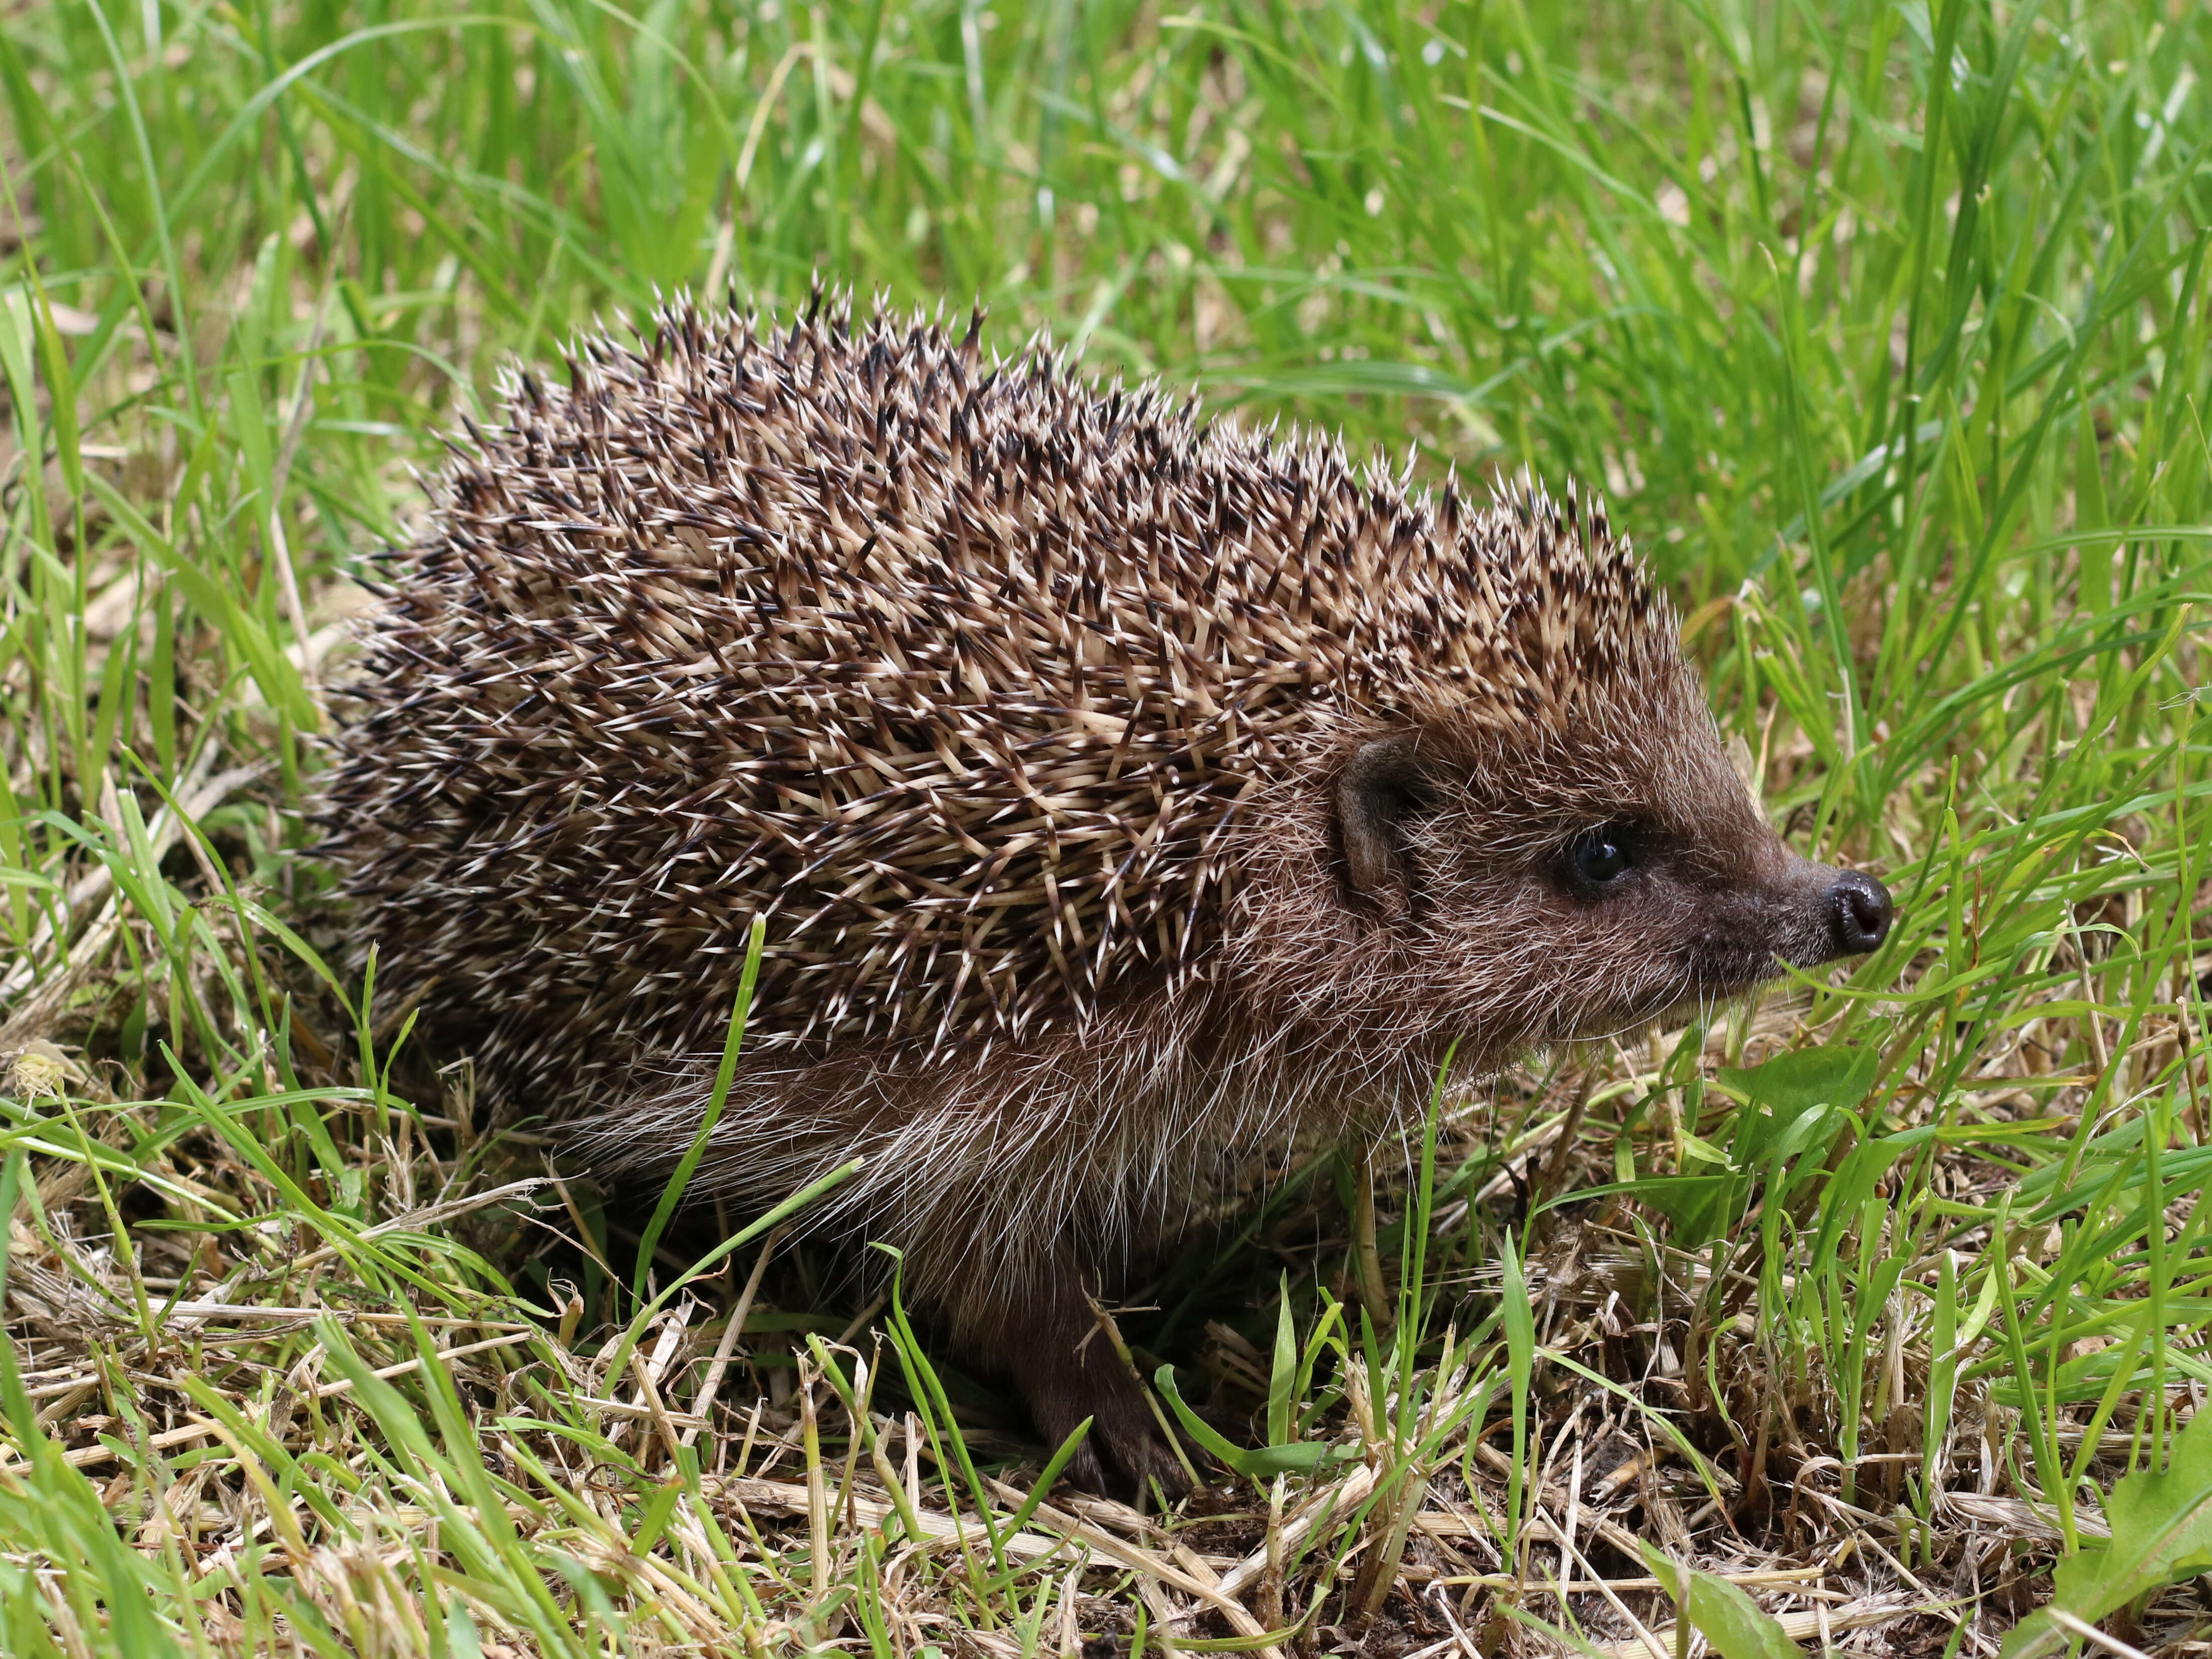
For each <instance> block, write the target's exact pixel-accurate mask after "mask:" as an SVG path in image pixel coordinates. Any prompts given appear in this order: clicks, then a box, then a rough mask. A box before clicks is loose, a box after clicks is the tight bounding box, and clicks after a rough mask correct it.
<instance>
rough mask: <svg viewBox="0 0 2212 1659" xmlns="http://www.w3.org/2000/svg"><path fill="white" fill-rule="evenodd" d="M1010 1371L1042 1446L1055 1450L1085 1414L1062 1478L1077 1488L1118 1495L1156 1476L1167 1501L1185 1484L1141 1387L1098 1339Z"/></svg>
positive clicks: (1132, 1492)
mask: <svg viewBox="0 0 2212 1659" xmlns="http://www.w3.org/2000/svg"><path fill="white" fill-rule="evenodd" d="M1024 1372H1030V1373H1032V1374H1031V1375H1023V1373H1024ZM1016 1373H1017V1378H1018V1381H1019V1382H1020V1383H1021V1385H1022V1393H1023V1395H1024V1397H1025V1398H1026V1400H1027V1401H1028V1402H1029V1408H1030V1416H1031V1417H1033V1418H1035V1419H1036V1425H1037V1428H1038V1431H1040V1432H1041V1433H1042V1435H1043V1436H1044V1438H1045V1441H1046V1443H1048V1445H1050V1446H1053V1447H1054V1448H1055V1449H1057V1448H1058V1447H1059V1446H1060V1445H1061V1444H1063V1443H1065V1442H1066V1439H1067V1437H1068V1436H1069V1435H1071V1434H1073V1433H1074V1432H1075V1429H1076V1425H1078V1424H1079V1423H1081V1422H1082V1421H1083V1419H1085V1418H1086V1417H1087V1418H1089V1419H1091V1432H1090V1433H1089V1434H1088V1435H1086V1436H1085V1437H1084V1441H1083V1443H1082V1444H1081V1445H1080V1446H1078V1447H1077V1448H1076V1449H1075V1455H1074V1456H1073V1457H1072V1458H1070V1459H1069V1460H1068V1464H1067V1470H1066V1475H1067V1479H1068V1480H1072V1481H1073V1482H1074V1483H1075V1484H1076V1485H1077V1486H1081V1487H1082V1488H1084V1490H1085V1491H1086V1492H1097V1493H1100V1494H1102V1495H1104V1496H1110V1497H1115V1498H1133V1497H1136V1496H1138V1495H1139V1493H1141V1492H1147V1491H1149V1490H1150V1488H1151V1486H1152V1482H1153V1481H1155V1480H1157V1481H1158V1483H1159V1486H1160V1490H1161V1492H1164V1494H1166V1496H1167V1497H1168V1498H1170V1500H1172V1499H1174V1498H1180V1497H1182V1495H1183V1494H1184V1493H1185V1492H1188V1491H1189V1490H1190V1477H1189V1476H1188V1474H1185V1473H1184V1472H1183V1467H1182V1462H1180V1461H1179V1460H1178V1459H1177V1458H1176V1455H1175V1453H1174V1451H1173V1450H1172V1449H1170V1447H1169V1446H1168V1443H1167V1442H1166V1441H1165V1440H1164V1438H1163V1437H1162V1436H1161V1433H1160V1425H1159V1419H1157V1418H1155V1417H1154V1416H1153V1415H1152V1406H1151V1404H1150V1402H1149V1401H1146V1398H1145V1391H1144V1387H1143V1385H1142V1384H1141V1383H1139V1382H1138V1381H1137V1379H1136V1376H1134V1375H1133V1373H1132V1372H1131V1371H1130V1370H1128V1368H1127V1366H1125V1365H1123V1364H1121V1360H1120V1358H1118V1357H1117V1356H1115V1353H1114V1352H1112V1350H1110V1349H1109V1348H1107V1346H1106V1345H1105V1344H1104V1343H1103V1341H1102V1342H1094V1343H1092V1344H1091V1347H1090V1349H1089V1350H1088V1351H1085V1350H1078V1351H1077V1352H1073V1353H1072V1354H1070V1355H1069V1356H1067V1358H1066V1360H1065V1361H1064V1362H1063V1363H1061V1364H1058V1365H1054V1366H1051V1367H1049V1368H1048V1367H1045V1366H1030V1365H1019V1366H1017V1367H1016Z"/></svg>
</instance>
